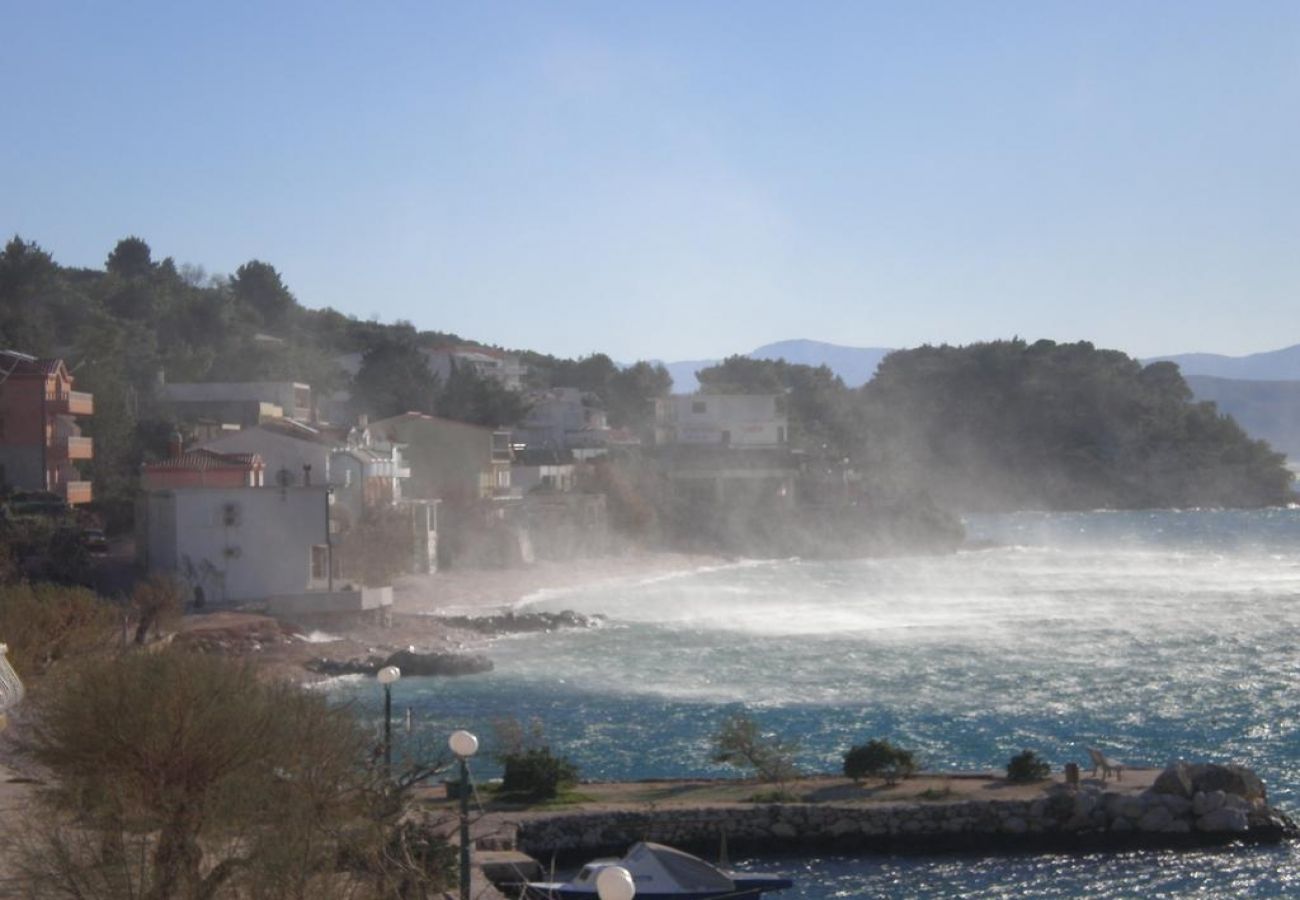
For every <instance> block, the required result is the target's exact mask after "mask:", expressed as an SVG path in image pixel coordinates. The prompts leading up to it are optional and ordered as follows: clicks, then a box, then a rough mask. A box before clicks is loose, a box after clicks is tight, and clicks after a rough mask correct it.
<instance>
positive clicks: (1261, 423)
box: [1184, 375, 1300, 461]
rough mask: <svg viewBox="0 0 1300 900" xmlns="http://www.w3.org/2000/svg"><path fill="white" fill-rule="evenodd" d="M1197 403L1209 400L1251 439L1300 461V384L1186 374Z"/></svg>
mask: <svg viewBox="0 0 1300 900" xmlns="http://www.w3.org/2000/svg"><path fill="white" fill-rule="evenodd" d="M1184 377H1185V378H1186V380H1187V386H1188V387H1190V388H1191V389H1192V393H1193V394H1195V395H1196V399H1198V400H1209V401H1210V402H1212V403H1214V404H1215V405H1216V406H1217V407H1218V408H1219V410H1220V411H1221V412H1223V413H1226V414H1227V415H1230V416H1232V418H1234V419H1235V420H1236V421H1237V424H1239V425H1240V426H1241V427H1242V428H1244V429H1245V430H1246V432H1247V433H1249V434H1250V435H1251V436H1252V437H1256V438H1261V439H1263V440H1266V441H1268V442H1269V444H1271V445H1272V447H1273V449H1275V450H1277V451H1279V452H1281V453H1285V454H1287V456H1289V457H1290V458H1291V459H1292V460H1293V461H1297V460H1300V381H1246V380H1242V379H1236V378H1212V377H1210V376H1208V375H1187V376H1184Z"/></svg>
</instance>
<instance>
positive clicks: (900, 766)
mask: <svg viewBox="0 0 1300 900" xmlns="http://www.w3.org/2000/svg"><path fill="white" fill-rule="evenodd" d="M916 769H917V765H916V754H915V753H913V752H912V751H911V750H904V749H903V748H902V747H898V746H896V745H894V744H892V743H890V742H889V741H887V740H883V739H880V738H873V739H871V740H869V741H867V742H866V743H865V744H855V745H854V746H853V747H850V748H849V750H848V752H847V753H845V754H844V777H846V778H852V779H853V780H854V781H855V782H860V781H862V780H863V779H866V778H883V779H884V780H885V783H886V784H897V783H898V782H899V781H902V780H903V779H904V778H908V777H910V776H911V775H913V774H914V773H915V772H916Z"/></svg>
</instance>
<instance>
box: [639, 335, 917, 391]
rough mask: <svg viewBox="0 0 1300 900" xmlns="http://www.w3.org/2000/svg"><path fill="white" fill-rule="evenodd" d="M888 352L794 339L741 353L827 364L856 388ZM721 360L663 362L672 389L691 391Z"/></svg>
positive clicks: (873, 373) (694, 389) (807, 363)
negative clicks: (705, 371)
mask: <svg viewBox="0 0 1300 900" xmlns="http://www.w3.org/2000/svg"><path fill="white" fill-rule="evenodd" d="M890 352H892V351H891V350H890V349H889V348H887V347H843V346H840V345H839V344H827V343H825V342H823V341H805V340H796V341H778V342H777V343H775V344H764V345H763V346H762V347H759V348H758V349H757V350H752V351H750V352H749V353H745V354H743V355H744V356H748V357H749V358H750V359H784V360H785V361H786V362H788V363H796V364H799V365H806V366H829V367H830V369H831V371H832V372H834V373H835V374H836V375H838V376H840V378H843V379H844V383H845V384H847V385H848V386H849V387H859V386H860V385H863V384H866V383H867V382H868V381H870V380H871V378H872V376H874V375H875V374H876V366H878V365H880V361H881V360H882V359H884V358H885V355H886V354H888V353H890ZM720 362H722V360H720V359H692V360H684V361H682V362H671V363H664V368H666V369H667V370H668V374H669V375H672V377H673V391H674V392H675V393H678V394H690V393H694V392H695V391H696V390H697V389H698V388H699V386H700V383H699V382H698V381H697V380H696V378H695V373H696V372H698V371H699V370H700V369H707V368H709V367H710V366H716V365H717V364H718V363H720Z"/></svg>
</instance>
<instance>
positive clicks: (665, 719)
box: [362, 510, 1300, 896]
mask: <svg viewBox="0 0 1300 900" xmlns="http://www.w3.org/2000/svg"><path fill="white" fill-rule="evenodd" d="M967 525H968V529H969V531H970V535H971V538H972V539H973V540H974V541H976V542H980V543H978V544H977V546H979V547H981V548H982V549H975V550H969V551H964V552H961V553H958V554H956V555H951V556H940V557H900V558H888V559H868V560H841V561H805V560H783V561H769V562H746V561H741V562H736V563H735V564H732V565H725V566H719V567H716V568H712V569H707V570H702V571H698V572H695V573H690V574H684V575H680V576H671V577H659V578H656V579H653V580H649V581H646V582H643V583H638V584H619V585H605V586H600V587H595V588H590V589H586V590H580V591H574V592H554V593H548V594H542V595H537V596H535V597H533V598H530V600H529V601H528V604H529V605H530V606H531V607H533V608H543V609H550V610H559V609H575V610H578V611H580V612H584V613H600V614H603V615H605V616H607V617H608V620H607V623H606V624H605V626H604V627H602V628H598V629H590V630H579V631H562V632H556V633H552V634H547V635H529V636H527V637H519V638H509V639H503V640H499V641H497V642H495V643H494V644H493V645H492V646H491V648H490V651H489V652H490V654H491V656H492V657H493V659H494V660H495V662H496V670H495V671H494V672H492V673H489V674H487V675H484V676H475V677H471V678H464V679H455V680H441V679H440V680H436V681H432V680H427V679H410V680H407V681H403V682H402V683H401V684H400V685H399V687H398V691H397V692H396V697H395V703H397V704H400V705H402V706H407V705H409V706H412V707H414V710H415V719H416V721H417V723H419V725H418V729H417V730H425V731H426V732H427V733H428V734H433V733H441V732H445V731H448V730H449V729H451V728H453V727H469V728H471V729H475V730H478V731H479V732H480V733H483V734H484V735H485V736H486V737H487V739H488V743H489V744H490V742H491V734H492V722H493V721H494V720H495V719H498V718H501V717H504V716H514V717H517V718H519V719H523V720H530V719H534V718H536V719H537V720H539V721H540V722H541V723H542V725H543V727H544V728H545V732H546V735H547V736H548V738H549V739H550V741H551V742H552V745H553V746H554V747H555V749H556V750H557V751H558V752H562V753H565V754H567V755H569V756H570V757H572V758H573V759H574V760H575V761H576V762H577V763H578V765H579V766H580V768H581V771H582V773H583V775H584V776H585V777H588V778H597V779H606V778H641V777H669V776H682V775H713V774H724V773H725V772H726V770H725V769H721V768H719V767H718V766H716V765H714V764H712V763H710V762H709V759H708V757H709V749H710V740H709V739H710V736H711V734H712V733H713V731H714V730H715V729H716V727H717V725H718V723H719V722H720V721H721V720H722V718H723V717H724V716H725V715H726V714H727V713H728V712H731V711H734V710H736V709H738V708H740V707H742V706H743V707H745V708H747V709H748V710H749V711H750V712H751V714H753V715H754V716H755V717H756V718H757V719H758V720H759V722H760V723H761V724H762V725H763V726H764V727H765V728H766V729H769V730H771V731H774V732H779V733H780V734H782V735H783V736H787V737H798V738H799V740H800V742H801V747H802V749H801V754H800V760H799V761H800V763H801V764H802V765H803V766H805V767H806V768H808V769H809V770H817V771H837V770H838V768H839V766H840V763H841V757H842V754H843V752H844V751H845V750H846V749H847V748H848V747H849V746H850V745H851V744H853V743H861V742H863V741H865V740H867V739H869V738H872V737H885V738H889V739H890V740H892V741H895V742H897V743H900V744H902V745H904V746H907V747H911V748H914V749H916V750H917V751H918V754H919V756H920V757H921V759H922V761H923V763H924V765H925V766H926V767H929V768H934V769H964V770H990V769H999V768H1001V767H1003V766H1004V765H1005V764H1006V760H1007V759H1008V758H1009V757H1010V756H1011V755H1012V754H1013V753H1016V752H1018V751H1019V750H1021V749H1023V748H1026V747H1028V748H1033V749H1035V750H1037V751H1038V752H1039V753H1040V754H1042V755H1043V756H1044V757H1045V758H1047V759H1048V760H1049V761H1051V762H1052V764H1053V766H1054V767H1059V766H1060V765H1062V764H1063V763H1065V762H1067V761H1070V760H1083V759H1084V758H1085V754H1084V751H1083V747H1084V745H1085V744H1087V745H1092V744H1098V745H1101V746H1104V747H1105V748H1106V749H1107V751H1108V753H1109V754H1110V755H1112V756H1115V757H1118V758H1121V759H1124V760H1125V761H1126V762H1129V763H1130V764H1136V765H1154V766H1159V765H1164V764H1165V763H1167V762H1168V761H1170V760H1172V759H1175V758H1180V757H1182V758H1188V759H1198V760H1210V761H1233V762H1241V763H1245V764H1247V765H1250V766H1252V767H1254V768H1256V769H1257V770H1258V771H1259V772H1260V774H1261V775H1262V776H1263V777H1264V779H1265V781H1266V783H1267V784H1268V785H1269V789H1270V796H1271V798H1272V799H1273V800H1274V802H1275V803H1276V804H1277V805H1279V806H1280V807H1281V808H1282V809H1284V810H1290V811H1295V807H1296V803H1297V802H1298V798H1300V791H1298V789H1297V788H1298V786H1300V740H1297V738H1298V737H1300V735H1298V734H1297V731H1300V604H1298V603H1297V598H1300V510H1264V511H1255V512H1241V511H1188V512H1168V511H1164V512H1123V513H1117V512H1096V513H1078V514H1038V513H1020V514H1014V515H1005V516H992V517H987V518H977V519H972V520H971V521H969V522H968V523H967ZM362 690H364V688H363V689H362ZM373 699H374V698H371V699H370V702H373ZM480 770H481V772H482V773H483V774H484V775H487V774H491V771H492V766H491V763H490V761H488V760H483V761H482V763H481V764H480ZM1278 854H1283V856H1284V857H1285V859H1280V858H1279V857H1278ZM1144 859H1145V858H1144V857H1142V856H1141V855H1136V856H1134V857H1133V860H1132V862H1131V870H1124V872H1127V874H1124V872H1116V871H1112V872H1111V876H1112V877H1110V878H1109V880H1108V881H1107V885H1108V887H1107V890H1110V891H1122V890H1124V889H1126V886H1127V888H1128V889H1132V888H1134V886H1135V885H1142V884H1146V883H1147V881H1144V879H1148V878H1151V877H1154V874H1155V869H1154V868H1152V867H1158V868H1160V870H1161V871H1162V872H1164V873H1165V874H1166V875H1167V874H1168V870H1169V866H1171V865H1172V866H1174V871H1178V867H1179V866H1181V865H1183V864H1184V863H1186V864H1188V865H1190V864H1191V860H1192V859H1193V857H1191V856H1186V855H1181V856H1180V855H1173V856H1172V857H1169V858H1168V859H1165V858H1164V857H1160V856H1159V855H1157V856H1154V857H1152V858H1151V859H1152V860H1156V859H1164V861H1163V862H1160V863H1159V864H1158V866H1157V863H1156V862H1153V861H1143V860H1144ZM1233 859H1238V858H1237V857H1233ZM1262 859H1267V860H1271V862H1269V863H1268V864H1267V865H1264V864H1263V863H1261V862H1260V860H1262ZM1170 860H1172V862H1171V861H1170ZM877 862H879V861H877ZM1202 864H1203V861H1202ZM839 865H841V863H828V862H826V861H822V862H821V863H820V864H819V866H818V867H814V868H815V871H813V872H810V873H809V874H808V876H807V878H811V879H814V880H815V881H816V882H817V883H818V884H825V885H830V884H832V883H833V882H834V881H835V879H836V878H838V877H840V876H841V875H843V877H845V878H848V879H849V880H850V881H851V882H852V883H855V884H856V883H857V882H856V881H853V878H856V877H861V872H860V871H859V869H858V868H855V867H857V866H859V865H866V863H861V864H860V863H857V862H853V861H843V862H842V865H843V866H845V867H847V868H846V869H843V870H842V869H840V868H837V866H839ZM903 865H905V867H910V868H909V871H911V870H912V869H914V868H916V867H918V866H919V867H921V869H925V867H926V866H934V867H939V868H941V869H942V868H943V867H944V865H945V864H944V863H943V861H942V860H941V859H940V858H935V859H932V860H930V861H928V862H926V861H923V860H922V861H918V860H911V861H907V862H906V863H905V864H903ZM1042 865H1047V866H1049V867H1064V868H1065V869H1070V867H1071V866H1072V865H1073V863H1072V862H1070V861H1069V860H1068V859H1057V860H1055V861H1054V862H1044V863H1042ZM1106 865H1107V866H1109V867H1110V868H1111V869H1112V870H1114V868H1115V866H1116V865H1117V863H1116V862H1115V861H1113V860H1112V861H1110V862H1108V863H1106ZM1233 865H1234V866H1239V867H1244V869H1233V868H1232V867H1231V866H1229V867H1228V868H1229V869H1232V871H1235V872H1236V873H1237V875H1235V876H1233V877H1238V876H1240V877H1246V878H1248V879H1254V880H1251V881H1249V883H1250V884H1251V885H1253V886H1254V887H1253V888H1252V889H1253V890H1258V891H1259V892H1262V893H1269V892H1270V891H1271V888H1269V887H1268V885H1269V884H1272V883H1273V882H1271V881H1269V879H1271V878H1274V877H1275V876H1274V875H1273V874H1268V873H1270V872H1276V871H1281V872H1283V874H1285V872H1290V871H1291V870H1290V868H1288V867H1289V866H1291V863H1290V855H1289V850H1286V849H1283V850H1277V851H1259V852H1257V853H1255V854H1253V855H1243V856H1241V857H1240V858H1239V859H1238V862H1237V863H1234V864H1233ZM1279 866H1281V867H1282V869H1279V868H1278V867H1279ZM958 868H959V869H961V871H969V872H970V873H971V874H970V878H972V879H975V880H974V881H971V882H964V883H967V884H968V887H969V889H970V890H972V891H974V892H975V893H976V895H983V894H982V893H981V892H984V891H986V890H987V891H989V892H992V894H993V895H997V892H998V891H1001V890H1003V889H1004V888H1005V890H1006V891H1007V892H1008V893H1007V895H1008V896H1010V895H1012V894H1013V893H1015V890H1017V889H1016V888H1015V887H1014V886H1015V885H1017V884H1020V883H1021V882H1020V881H1018V880H1017V879H1021V878H1022V877H1024V878H1030V879H1031V880H1032V878H1033V876H1032V875H1030V874H1027V871H1026V870H1025V869H1024V862H1023V860H1021V861H1016V860H1015V859H1014V858H1012V859H1009V860H1006V861H1004V862H1003V863H998V864H996V865H994V866H993V869H994V870H996V872H1000V873H1002V874H1001V875H997V876H996V877H995V876H994V875H990V874H989V872H988V871H986V869H985V868H984V867H981V866H970V867H958ZM1031 868H1032V867H1031ZM1120 868H1121V869H1123V866H1122V865H1121V866H1120ZM1053 870H1054V871H1055V869H1053ZM1256 870H1258V871H1256ZM872 871H875V869H873V870H872ZM926 871H929V870H926ZM936 871H937V869H936ZM1243 871H1245V872H1246V873H1247V874H1246V875H1242V872H1243ZM1252 872H1253V873H1255V874H1249V873H1252ZM817 873H825V874H817ZM836 873H840V874H839V875H837V874H836ZM854 873H856V874H854ZM981 873H983V874H981ZM1017 873H1018V874H1017ZM1057 874H1058V875H1059V876H1060V878H1061V879H1063V881H1062V883H1066V882H1069V883H1071V884H1075V887H1074V888H1071V889H1070V891H1069V892H1067V893H1066V894H1064V895H1067V896H1072V895H1084V894H1087V893H1090V892H1089V891H1088V890H1085V889H1084V888H1082V887H1080V886H1079V883H1078V882H1071V881H1070V877H1072V876H1067V875H1066V874H1065V873H1064V870H1063V871H1062V872H1058V873H1057ZM1004 876H1005V878H1004V881H998V880H997V879H998V878H1003V877H1004ZM926 877H929V876H924V875H923V874H918V873H917V872H912V874H911V875H909V879H912V880H916V879H920V881H917V882H916V883H918V884H919V883H924V879H925V878H926ZM1276 877H1279V878H1280V877H1282V875H1277V876H1276ZM1286 877H1287V878H1290V877H1291V876H1289V875H1288V876H1286ZM988 879H992V880H991V881H990V880H988ZM1134 879H1136V880H1134ZM939 881H941V882H944V883H949V881H950V879H947V878H940V879H939ZM1177 883H1178V884H1183V885H1184V886H1185V887H1187V885H1192V884H1193V883H1192V882H1187V883H1184V882H1177ZM996 884H1002V885H1003V887H1001V888H996V890H995V887H994V886H995V885H996ZM841 889H842V886H841V888H834V889H833V890H832V888H831V887H826V888H825V890H826V891H829V892H830V893H835V892H836V891H839V890H841ZM1187 889H1188V890H1192V889H1193V888H1192V887H1187ZM1198 889H1200V888H1198ZM809 890H813V889H811V888H809ZM820 890H822V889H821V888H817V889H816V890H813V892H812V893H808V894H806V895H807V896H828V895H829V893H818V892H817V891H820ZM900 890H902V889H901V888H900ZM1169 890H1174V888H1169ZM1179 890H1182V888H1179ZM1207 890H1208V889H1207ZM1217 890H1218V889H1215V890H1210V894H1209V895H1215V894H1216V891H1217ZM1224 890H1225V891H1226V888H1225V889H1224ZM1228 893H1229V894H1230V893H1231V892H1228ZM892 895H897V896H925V895H926V893H925V892H913V893H910V894H909V893H907V892H906V891H903V892H901V893H894V894H892ZM1111 895H1112V896H1122V895H1123V894H1122V893H1112V894H1111Z"/></svg>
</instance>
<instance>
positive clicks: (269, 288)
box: [230, 259, 298, 328]
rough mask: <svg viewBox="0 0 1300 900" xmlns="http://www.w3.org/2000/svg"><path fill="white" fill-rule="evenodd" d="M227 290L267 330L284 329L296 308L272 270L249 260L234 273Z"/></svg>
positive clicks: (281, 281)
mask: <svg viewBox="0 0 1300 900" xmlns="http://www.w3.org/2000/svg"><path fill="white" fill-rule="evenodd" d="M230 288H231V290H232V291H233V292H234V294H235V297H236V298H237V299H238V300H239V301H240V302H241V303H243V304H245V305H246V306H248V307H249V308H250V309H252V310H253V311H254V312H255V313H256V314H257V316H258V318H259V319H260V320H261V322H262V324H263V325H265V326H266V327H268V328H279V327H281V326H284V325H286V324H287V323H288V319H289V316H290V315H291V314H292V312H293V311H294V310H295V309H297V307H298V301H297V300H295V299H294V296H293V294H291V293H290V292H289V289H288V288H287V287H286V286H285V284H284V281H283V280H282V279H281V278H280V273H279V272H277V271H276V270H275V266H272V265H270V264H269V263H264V262H262V261H261V260H257V259H254V260H250V261H248V262H246V263H244V264H243V265H242V266H240V267H239V268H238V269H236V270H235V277H234V278H232V279H231V280H230Z"/></svg>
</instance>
